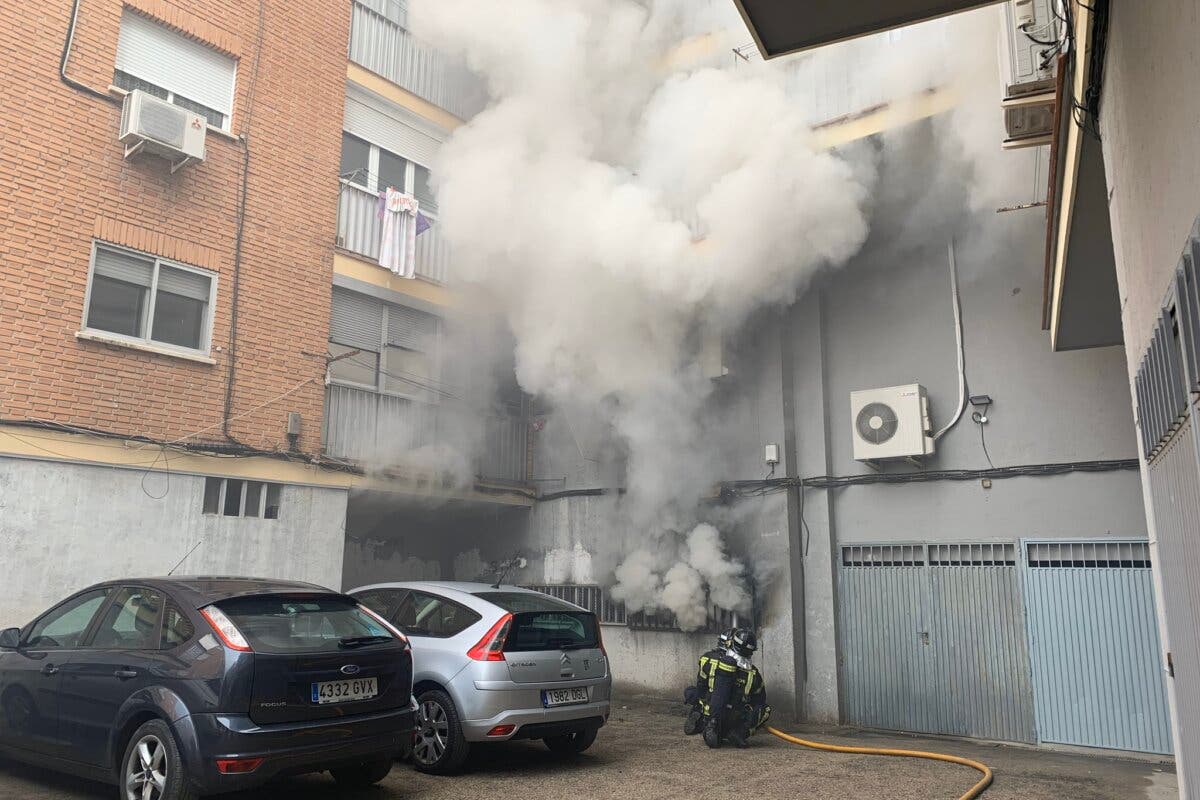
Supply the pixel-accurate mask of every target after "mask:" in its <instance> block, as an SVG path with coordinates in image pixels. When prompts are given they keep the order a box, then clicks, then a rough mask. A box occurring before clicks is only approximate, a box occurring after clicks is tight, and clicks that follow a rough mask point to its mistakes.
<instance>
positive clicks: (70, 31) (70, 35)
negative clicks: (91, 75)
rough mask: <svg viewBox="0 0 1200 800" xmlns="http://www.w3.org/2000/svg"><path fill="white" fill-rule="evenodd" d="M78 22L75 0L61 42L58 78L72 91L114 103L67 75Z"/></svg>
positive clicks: (101, 93) (76, 0) (77, 2)
mask: <svg viewBox="0 0 1200 800" xmlns="http://www.w3.org/2000/svg"><path fill="white" fill-rule="evenodd" d="M78 22H79V0H75V2H74V3H72V4H71V18H70V21H69V22H68V23H67V36H66V39H65V40H64V41H63V48H62V57H61V58H59V60H58V77H59V79H60V80H61V81H62V82H63V83H65V84H66V85H67V86H70V87H71V88H72V89H77V90H79V91H81V92H83V93H84V94H88V95H91V96H92V97H96V98H99V99H100V100H104V101H105V102H108V103H115V102H116V100H115V98H113V97H111V96H110V95H107V94H105V93H104V92H101V91H99V90H96V89H93V88H92V87H90V86H88V85H87V84H86V83H80V82H79V81H77V80H75V79H74V78H72V77H70V76H69V75H67V62H68V61H69V60H70V58H71V45H73V44H74V43H75V26H76V24H77V23H78Z"/></svg>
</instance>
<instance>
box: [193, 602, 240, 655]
mask: <svg viewBox="0 0 1200 800" xmlns="http://www.w3.org/2000/svg"><path fill="white" fill-rule="evenodd" d="M200 614H201V615H203V617H204V618H205V619H206V620H208V624H209V625H211V626H212V629H213V630H214V631H215V632H216V634H217V636H220V637H221V641H222V642H224V643H225V646H226V647H228V648H230V649H231V650H240V651H241V652H243V653H249V652H251V651H250V643H249V642H247V641H246V637H245V636H242V632H241V631H239V630H238V628H237V625H234V624H233V620H231V619H230V618H229V617H227V616H225V613H224V612H223V611H221V609H219V608H217V607H216V606H205V607H204V608H202V609H200Z"/></svg>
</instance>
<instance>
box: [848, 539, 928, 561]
mask: <svg viewBox="0 0 1200 800" xmlns="http://www.w3.org/2000/svg"><path fill="white" fill-rule="evenodd" d="M842 566H843V567H923V566H925V545H923V544H877V545H851V546H848V547H843V548H842Z"/></svg>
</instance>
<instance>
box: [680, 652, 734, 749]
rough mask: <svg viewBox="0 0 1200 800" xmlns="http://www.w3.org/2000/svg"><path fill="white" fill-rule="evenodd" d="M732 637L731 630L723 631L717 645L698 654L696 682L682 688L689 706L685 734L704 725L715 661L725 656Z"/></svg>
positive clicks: (692, 732)
mask: <svg viewBox="0 0 1200 800" xmlns="http://www.w3.org/2000/svg"><path fill="white" fill-rule="evenodd" d="M732 638H733V631H725V632H724V633H722V634H721V635H720V636H719V637H717V646H716V647H714V648H713V649H712V650H709V651H708V652H706V653H704V654H703V655H701V656H700V661H699V663H698V665H697V668H696V684H695V685H694V686H689V687H688V688H687V689H685V690H684V693H683V702H684V703H686V704H687V705H688V706H690V707H691V708H689V709H688V715H687V719H686V720H685V721H684V723H683V732H684V734H686V735H687V736H694V735H695V734H697V733H700V731H701V729H702V728H703V727H704V717H705V715H706V714H707V713H708V711H707V708H708V704H707V701H708V695H709V693H710V692H711V691H712V689H711V686H712V683H713V679H714V677H715V671H716V668H717V662H718V661H719V660H720V659H721V658H723V657H727V655H728V654H727V653H726V651H725V648H726V647H728V646H729V642H730V640H731V639H732Z"/></svg>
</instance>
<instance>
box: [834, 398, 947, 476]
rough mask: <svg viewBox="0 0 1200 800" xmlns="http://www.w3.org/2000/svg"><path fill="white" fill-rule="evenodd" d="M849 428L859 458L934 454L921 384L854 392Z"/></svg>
mask: <svg viewBox="0 0 1200 800" xmlns="http://www.w3.org/2000/svg"><path fill="white" fill-rule="evenodd" d="M850 428H851V432H852V435H853V437H854V458H855V459H857V460H859V461H887V460H889V459H896V458H910V459H911V458H921V457H922V456H928V455H933V433H932V430H933V429H932V426H931V425H930V424H929V399H928V398H927V397H926V395H925V387H923V386H921V385H920V384H919V383H910V384H906V385H904V386H889V387H887V388H884V389H864V390H862V391H858V392H851V393H850Z"/></svg>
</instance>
